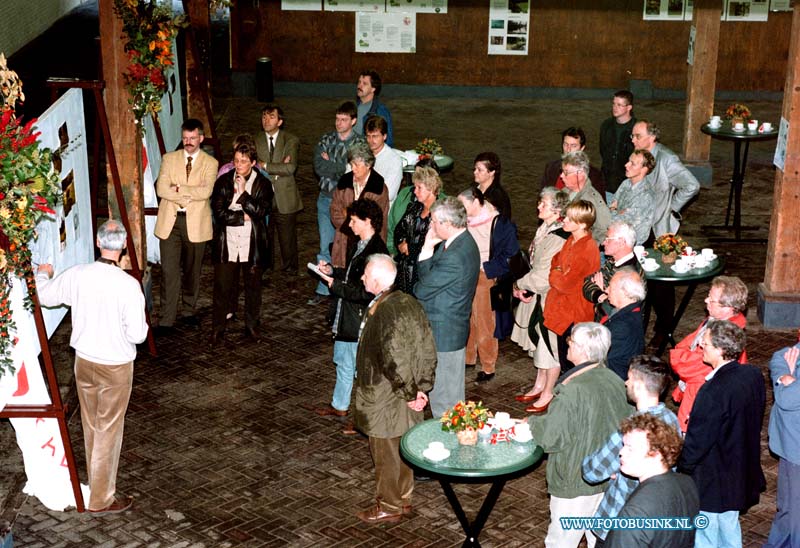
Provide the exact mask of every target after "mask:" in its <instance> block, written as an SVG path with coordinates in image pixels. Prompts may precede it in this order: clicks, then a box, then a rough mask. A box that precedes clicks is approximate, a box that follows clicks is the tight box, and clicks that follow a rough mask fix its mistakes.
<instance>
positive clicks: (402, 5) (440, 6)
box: [386, 0, 447, 13]
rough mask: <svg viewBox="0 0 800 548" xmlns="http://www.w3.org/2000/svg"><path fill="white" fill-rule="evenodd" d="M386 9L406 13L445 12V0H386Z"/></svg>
mask: <svg viewBox="0 0 800 548" xmlns="http://www.w3.org/2000/svg"><path fill="white" fill-rule="evenodd" d="M386 11H387V12H389V13H391V12H398V11H400V12H407V13H447V0H387V2H386Z"/></svg>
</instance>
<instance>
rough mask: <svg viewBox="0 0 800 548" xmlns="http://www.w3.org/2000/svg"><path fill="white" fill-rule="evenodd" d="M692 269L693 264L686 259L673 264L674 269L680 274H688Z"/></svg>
mask: <svg viewBox="0 0 800 548" xmlns="http://www.w3.org/2000/svg"><path fill="white" fill-rule="evenodd" d="M691 269H692V266H691V265H690V264H689V263H688V262H686V261H676V262H675V264H674V265H672V270H673V271H674V272H677V273H678V274H686V273H687V272H689V271H690V270H691Z"/></svg>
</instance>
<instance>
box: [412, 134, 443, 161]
mask: <svg viewBox="0 0 800 548" xmlns="http://www.w3.org/2000/svg"><path fill="white" fill-rule="evenodd" d="M414 152H416V153H417V154H419V159H420V160H422V159H423V158H433V157H434V156H436V155H437V154H438V155H441V154H443V153H444V149H442V145H440V144H439V141H437V140H436V139H430V138H428V137H426V138H425V139H423V140H422V141H420V142H419V143H417V146H416V147H414Z"/></svg>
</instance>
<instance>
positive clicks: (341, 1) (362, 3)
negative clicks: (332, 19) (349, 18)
mask: <svg viewBox="0 0 800 548" xmlns="http://www.w3.org/2000/svg"><path fill="white" fill-rule="evenodd" d="M324 10H325V11H369V12H372V13H378V12H385V11H386V1H385V0H380V1H379V2H375V1H374V0H373V1H372V2H370V1H369V0H325V4H324Z"/></svg>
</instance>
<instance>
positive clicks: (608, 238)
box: [603, 236, 620, 242]
mask: <svg viewBox="0 0 800 548" xmlns="http://www.w3.org/2000/svg"><path fill="white" fill-rule="evenodd" d="M619 239H620V238H619V236H614V237H613V238H612V237H611V236H606V237H605V238H603V241H604V242H613V241H614V240H619Z"/></svg>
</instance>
